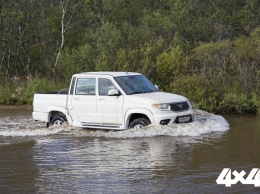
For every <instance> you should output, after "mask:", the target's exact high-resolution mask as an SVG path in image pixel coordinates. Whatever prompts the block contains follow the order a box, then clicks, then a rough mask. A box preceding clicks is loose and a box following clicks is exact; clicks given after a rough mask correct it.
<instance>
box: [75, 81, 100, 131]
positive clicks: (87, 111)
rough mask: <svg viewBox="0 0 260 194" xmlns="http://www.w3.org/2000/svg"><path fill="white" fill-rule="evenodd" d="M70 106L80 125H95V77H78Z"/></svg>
mask: <svg viewBox="0 0 260 194" xmlns="http://www.w3.org/2000/svg"><path fill="white" fill-rule="evenodd" d="M75 87H76V88H75V93H74V95H73V98H72V107H73V109H74V111H75V113H76V115H77V117H78V118H79V121H80V123H81V125H82V126H91V125H93V126H95V125H97V122H98V120H97V106H96V105H97V96H96V78H78V79H77V82H76V86H75Z"/></svg>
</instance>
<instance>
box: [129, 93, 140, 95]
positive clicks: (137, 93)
mask: <svg viewBox="0 0 260 194" xmlns="http://www.w3.org/2000/svg"><path fill="white" fill-rule="evenodd" d="M142 93H143V92H132V93H130V94H129V95H132V94H142Z"/></svg>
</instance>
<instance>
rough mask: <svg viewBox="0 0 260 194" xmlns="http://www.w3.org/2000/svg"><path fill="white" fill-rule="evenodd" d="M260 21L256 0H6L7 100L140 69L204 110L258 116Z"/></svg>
mask: <svg viewBox="0 0 260 194" xmlns="http://www.w3.org/2000/svg"><path fill="white" fill-rule="evenodd" d="M259 21H260V2H259V1H258V0H230V1H223V0H215V1H205V0H182V1H179V0H171V1H169V0H158V1H153V0H142V1H139V0H131V1H124V0H105V1H100V0H74V1H71V0H29V1H17V0H14V1H1V2H0V59H1V60H0V104H30V103H31V102H32V97H33V94H34V93H36V92H45V91H51V90H58V89H59V88H60V87H68V84H69V81H70V78H71V75H72V74H74V73H78V72H83V71H137V72H141V73H143V74H144V75H146V76H147V77H148V78H149V79H150V80H152V82H154V83H156V84H158V85H159V86H160V88H161V89H162V90H164V91H169V92H175V93H179V94H182V95H185V96H187V97H188V98H189V99H191V100H192V101H193V103H194V106H195V107H197V108H201V109H205V110H209V111H215V112H229V111H236V112H253V113H256V112H258V113H259V112H260V105H259V96H260V28H259V26H260V23H259ZM17 80H19V81H17Z"/></svg>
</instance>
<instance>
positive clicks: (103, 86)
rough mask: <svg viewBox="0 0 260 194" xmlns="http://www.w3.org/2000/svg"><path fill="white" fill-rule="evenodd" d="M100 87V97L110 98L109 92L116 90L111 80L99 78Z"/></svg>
mask: <svg viewBox="0 0 260 194" xmlns="http://www.w3.org/2000/svg"><path fill="white" fill-rule="evenodd" d="M98 85H99V95H100V96H108V91H109V90H111V89H116V87H115V86H114V84H113V83H112V81H111V80H110V79H105V78H99V79H98Z"/></svg>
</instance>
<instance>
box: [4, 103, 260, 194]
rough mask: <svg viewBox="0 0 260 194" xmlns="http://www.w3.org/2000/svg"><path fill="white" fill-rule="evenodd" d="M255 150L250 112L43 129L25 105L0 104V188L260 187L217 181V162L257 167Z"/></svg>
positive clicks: (258, 146) (258, 129)
mask: <svg viewBox="0 0 260 194" xmlns="http://www.w3.org/2000/svg"><path fill="white" fill-rule="evenodd" d="M259 150H260V118H259V117H256V116H252V115H251V116H245V115H243V116H240V115H224V116H218V115H214V114H210V113H207V112H204V111H200V110H197V111H196V115H195V122H193V123H188V124H178V125H173V126H171V127H162V128H156V127H147V128H143V129H139V130H132V129H131V130H127V131H118V132H112V131H104V130H86V129H77V128H73V127H70V126H66V125H64V126H62V127H56V128H49V129H46V128H45V125H44V124H43V123H40V122H34V121H33V120H32V118H31V110H30V108H27V107H22V108H3V107H0V193H102V194H103V193H260V187H255V186H254V185H253V184H247V185H243V184H241V183H240V182H239V181H238V183H237V184H233V185H232V186H231V187H225V185H218V184H217V183H216V179H217V178H218V176H219V174H220V173H221V171H222V170H223V168H230V169H231V170H232V171H234V170H237V171H238V172H240V171H242V170H244V171H245V172H246V173H247V175H248V174H249V173H250V171H251V170H252V169H253V168H260V154H259ZM247 175H245V176H244V177H247ZM232 178H234V176H233V175H232ZM257 179H258V177H255V180H257ZM259 181H260V177H259Z"/></svg>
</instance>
